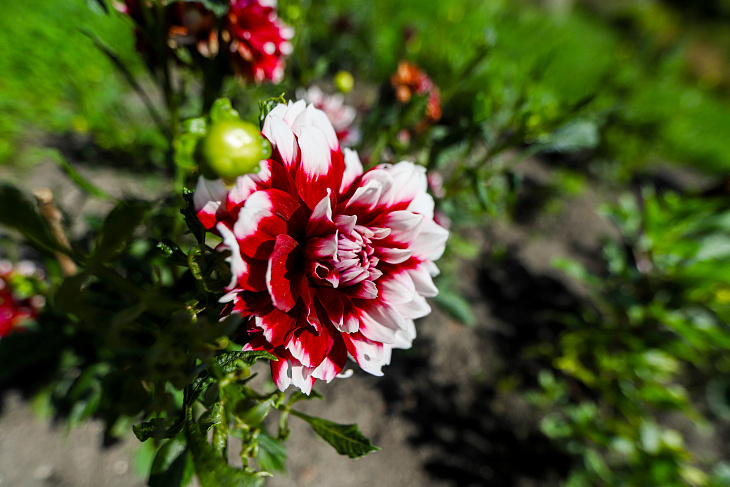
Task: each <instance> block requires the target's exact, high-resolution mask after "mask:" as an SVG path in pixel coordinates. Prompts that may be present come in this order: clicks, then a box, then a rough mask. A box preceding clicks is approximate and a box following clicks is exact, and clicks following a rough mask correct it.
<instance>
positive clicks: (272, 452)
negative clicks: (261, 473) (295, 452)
mask: <svg viewBox="0 0 730 487" xmlns="http://www.w3.org/2000/svg"><path fill="white" fill-rule="evenodd" d="M258 445H259V452H258V455H257V456H256V461H257V462H258V464H259V465H261V468H263V469H264V470H266V471H269V472H283V471H284V469H285V468H286V458H287V454H286V446H284V444H282V443H281V442H279V441H276V439H274V438H272V437H271V436H270V435H269V434H268V433H266V432H261V434H259V437H258Z"/></svg>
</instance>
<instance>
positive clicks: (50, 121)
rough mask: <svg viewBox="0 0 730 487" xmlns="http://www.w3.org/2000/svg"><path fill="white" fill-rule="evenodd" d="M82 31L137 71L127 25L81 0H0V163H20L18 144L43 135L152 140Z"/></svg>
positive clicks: (110, 141) (108, 141) (115, 143)
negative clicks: (1, 3) (109, 48)
mask: <svg viewBox="0 0 730 487" xmlns="http://www.w3.org/2000/svg"><path fill="white" fill-rule="evenodd" d="M83 31H88V32H91V33H93V34H94V35H95V36H97V37H98V38H100V39H102V40H103V41H104V42H105V43H106V44H107V45H109V46H111V47H112V48H113V50H114V51H115V52H117V53H118V55H119V56H120V57H121V58H122V59H123V60H124V62H125V64H126V65H128V66H130V67H131V69H133V70H134V71H136V72H140V71H141V69H140V68H141V62H140V60H139V57H138V56H137V55H136V53H135V52H134V39H133V33H132V27H131V26H130V25H129V24H128V23H127V22H125V21H124V19H122V18H121V16H120V15H116V13H115V12H112V15H104V14H103V13H100V12H98V9H97V12H93V11H92V9H90V8H89V6H87V3H86V2H85V1H83V0H68V1H63V2H58V1H55V0H33V1H31V2H29V1H24V0H6V1H5V2H3V15H2V16H0V44H1V45H3V46H5V47H3V49H1V50H0V72H1V73H3V74H2V76H0V164H3V163H7V162H9V161H11V162H15V163H17V164H23V163H28V162H29V159H32V156H29V151H26V150H25V148H26V147H27V146H29V145H34V144H38V141H39V140H40V139H39V136H42V134H43V133H47V132H50V133H61V134H63V133H69V132H77V133H81V134H84V133H87V132H89V133H91V134H92V136H93V138H94V140H95V142H96V143H97V144H98V145H99V146H101V147H102V148H108V149H118V148H125V147H128V146H129V145H131V144H134V143H144V141H145V139H150V137H152V138H153V137H154V136H153V135H150V134H149V133H148V129H149V125H150V123H149V122H148V119H147V117H146V116H145V115H144V113H143V111H142V109H141V107H140V106H139V103H138V101H137V99H135V98H133V97H130V95H129V88H128V86H127V84H126V83H125V81H124V80H123V79H122V78H121V77H120V76H118V75H117V73H116V72H115V69H114V68H113V66H112V64H111V62H110V61H109V60H108V59H107V58H106V56H105V55H104V54H103V53H101V52H100V51H99V50H98V49H97V48H96V47H95V46H94V44H93V42H92V41H91V40H90V39H89V38H88V37H87V36H86V35H85V34H84V33H83ZM36 152H37V151H36Z"/></svg>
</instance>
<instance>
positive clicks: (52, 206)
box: [33, 188, 77, 277]
mask: <svg viewBox="0 0 730 487" xmlns="http://www.w3.org/2000/svg"><path fill="white" fill-rule="evenodd" d="M33 194H34V195H35V197H36V198H37V199H38V204H39V206H40V211H41V216H43V218H44V219H45V220H46V223H48V228H49V230H50V231H51V236H52V237H53V240H55V241H56V243H57V244H58V246H59V247H60V248H62V249H68V250H69V251H70V250H71V245H70V244H69V242H68V238H66V234H65V233H64V231H63V227H62V226H61V220H62V219H63V215H61V212H60V211H59V210H58V207H56V203H55V202H54V201H53V193H52V192H51V190H50V189H48V188H38V189H36V190H35V191H33ZM56 258H57V259H58V263H59V264H60V265H61V271H62V272H63V275H64V276H66V277H68V276H73V275H74V274H76V270H77V269H76V264H75V263H74V261H73V260H72V259H71V257H69V256H68V255H66V254H65V253H63V252H56Z"/></svg>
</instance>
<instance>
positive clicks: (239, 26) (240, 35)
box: [116, 0, 294, 83]
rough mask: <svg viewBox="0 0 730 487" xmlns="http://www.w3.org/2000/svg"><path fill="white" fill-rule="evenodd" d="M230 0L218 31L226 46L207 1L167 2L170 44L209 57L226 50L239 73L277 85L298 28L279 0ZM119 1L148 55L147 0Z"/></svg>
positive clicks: (118, 7) (236, 71) (168, 38)
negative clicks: (282, 10) (284, 13)
mask: <svg viewBox="0 0 730 487" xmlns="http://www.w3.org/2000/svg"><path fill="white" fill-rule="evenodd" d="M228 1H229V3H230V4H229V7H228V12H226V14H225V17H224V19H223V21H222V29H221V33H220V34H221V35H220V37H221V39H222V41H223V45H222V46H219V41H218V29H217V20H216V17H215V15H214V13H213V12H212V11H210V10H209V9H207V8H206V7H205V5H204V4H202V3H200V2H191V1H186V2H174V3H170V4H168V3H167V1H165V0H163V2H162V4H163V5H165V20H164V22H165V28H166V29H167V33H168V35H167V44H168V46H169V47H170V48H173V49H174V48H177V47H194V48H195V49H196V50H197V51H198V52H199V53H200V54H201V55H203V56H205V57H207V58H213V57H215V56H216V55H217V54H218V52H219V50H220V51H221V53H223V52H227V53H228V55H229V57H230V62H231V66H232V69H233V71H234V72H235V73H236V74H237V75H239V76H241V77H243V78H247V79H251V80H254V81H255V82H257V83H261V82H263V81H273V82H275V83H278V82H279V81H281V79H282V78H283V76H284V58H285V57H286V56H288V55H289V54H291V51H292V45H291V42H290V41H291V39H292V37H294V30H293V29H292V28H291V27H290V26H288V25H286V24H285V23H284V22H283V21H282V20H281V19H280V18H279V17H278V15H277V13H276V0H228ZM116 5H117V10H119V11H120V12H122V13H124V14H126V15H129V16H130V17H131V18H132V20H134V22H135V23H136V24H138V27H137V48H138V50H140V51H141V52H143V53H146V54H148V55H150V54H151V53H152V49H151V48H150V46H149V45H148V42H149V40H148V39H146V38H145V37H144V35H143V30H144V29H143V27H144V26H145V24H146V21H147V19H146V18H145V15H144V8H150V6H151V3H149V0H146V1H145V0H123V3H117V4H116ZM140 26H143V27H140Z"/></svg>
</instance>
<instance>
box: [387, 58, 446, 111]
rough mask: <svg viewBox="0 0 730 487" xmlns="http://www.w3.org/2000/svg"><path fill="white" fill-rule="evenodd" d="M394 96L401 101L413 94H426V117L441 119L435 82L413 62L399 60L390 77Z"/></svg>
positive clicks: (409, 98)
mask: <svg viewBox="0 0 730 487" xmlns="http://www.w3.org/2000/svg"><path fill="white" fill-rule="evenodd" d="M390 84H391V86H392V87H393V89H394V90H395V97H396V99H397V100H398V101H399V102H401V103H408V102H409V101H411V97H413V95H426V94H427V95H428V103H427V105H426V119H427V121H429V122H437V121H438V120H440V119H441V94H440V93H439V89H438V87H437V86H436V84H435V83H434V82H433V80H431V78H429V77H428V75H427V74H426V73H424V72H423V71H422V70H421V69H420V68H419V67H418V66H416V65H415V64H411V63H408V62H406V61H401V62H400V63H398V70H397V71H396V72H395V74H394V75H393V76H391V78H390Z"/></svg>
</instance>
